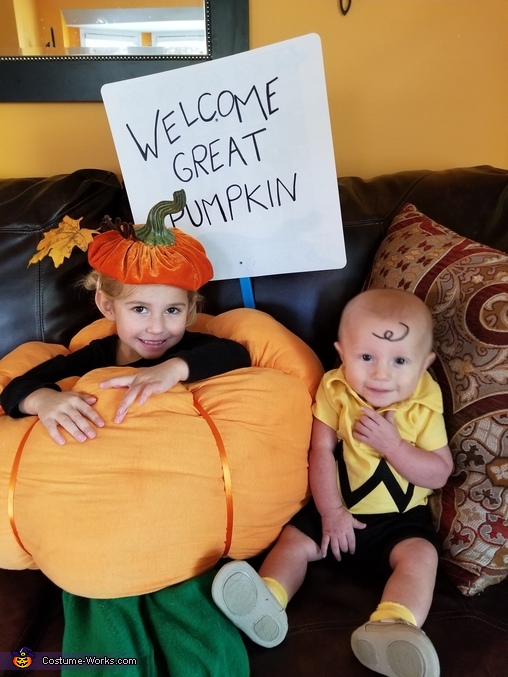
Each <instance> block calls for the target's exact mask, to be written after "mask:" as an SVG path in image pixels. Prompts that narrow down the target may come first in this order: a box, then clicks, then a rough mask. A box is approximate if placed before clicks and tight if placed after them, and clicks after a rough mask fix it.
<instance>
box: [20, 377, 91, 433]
mask: <svg viewBox="0 0 508 677" xmlns="http://www.w3.org/2000/svg"><path fill="white" fill-rule="evenodd" d="M96 401H97V398H96V397H93V395H86V394H85V393H77V392H74V391H67V392H60V391H58V390H52V389H51V388H40V389H39V390H35V391H34V392H33V393H31V394H30V395H28V397H25V399H24V400H23V402H22V403H21V404H20V409H21V411H24V412H25V413H26V414H35V415H36V416H38V417H39V420H40V422H41V423H42V425H43V426H44V427H45V428H46V430H47V431H48V433H49V435H50V437H51V438H52V439H53V440H54V441H55V442H56V443H57V444H65V437H64V436H63V435H62V433H61V432H60V430H59V426H61V427H62V428H64V430H67V432H68V433H69V434H70V435H72V437H74V439H75V440H76V441H77V442H86V440H92V439H93V438H94V437H95V436H96V434H97V433H96V431H95V427H97V428H102V427H103V426H104V421H103V420H102V418H101V417H100V416H99V414H98V413H97V412H96V411H95V409H94V408H93V406H92V405H93V404H95V402H96Z"/></svg>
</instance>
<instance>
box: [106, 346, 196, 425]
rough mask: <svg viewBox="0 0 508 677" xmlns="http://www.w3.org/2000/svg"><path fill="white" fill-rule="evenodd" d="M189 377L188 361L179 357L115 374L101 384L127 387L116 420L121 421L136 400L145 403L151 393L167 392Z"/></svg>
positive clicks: (110, 386)
mask: <svg viewBox="0 0 508 677" xmlns="http://www.w3.org/2000/svg"><path fill="white" fill-rule="evenodd" d="M188 377H189V367H188V366H187V363H186V362H185V361H184V360H182V359H180V358H179V357H174V358H172V359H170V360H167V361H166V362H162V363H161V364H157V365H155V366H153V367H140V368H139V369H136V372H135V373H132V374H128V375H126V376H114V377H113V378H109V379H107V380H106V381H102V382H101V383H100V384H99V385H100V387H101V388H127V389H128V390H127V393H126V395H125V397H124V398H123V400H122V401H121V402H120V406H119V407H118V409H117V412H116V415H115V418H114V421H115V423H121V422H122V421H123V420H124V418H125V415H126V414H127V411H128V410H129V408H130V407H131V405H132V404H134V402H136V400H137V402H138V404H144V403H145V402H146V401H147V400H148V398H149V397H150V395H154V394H156V393H165V392H167V391H168V390H171V388H172V387H173V386H174V385H176V384H177V383H179V382H180V381H185V380H187V378H188Z"/></svg>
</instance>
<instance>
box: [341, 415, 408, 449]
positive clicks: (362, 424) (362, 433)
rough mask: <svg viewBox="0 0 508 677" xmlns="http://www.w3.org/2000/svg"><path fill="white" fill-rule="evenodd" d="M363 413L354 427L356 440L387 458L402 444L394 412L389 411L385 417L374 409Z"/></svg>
mask: <svg viewBox="0 0 508 677" xmlns="http://www.w3.org/2000/svg"><path fill="white" fill-rule="evenodd" d="M362 411H363V414H362V416H361V417H360V418H359V419H358V421H356V423H355V425H354V427H353V436H354V438H355V439H356V440H358V442H365V443H366V444H368V445H370V446H371V447H372V448H373V449H375V450H376V451H378V452H379V453H380V454H382V455H383V456H387V455H388V454H389V453H390V451H392V450H393V449H396V448H397V446H398V445H400V443H401V442H402V438H401V436H400V434H399V431H398V430H397V427H396V425H395V415H394V413H393V411H387V412H386V413H385V415H384V416H383V415H382V414H378V413H377V412H376V411H374V410H373V409H367V408H362Z"/></svg>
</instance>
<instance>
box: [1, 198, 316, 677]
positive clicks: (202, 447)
mask: <svg viewBox="0 0 508 677" xmlns="http://www.w3.org/2000/svg"><path fill="white" fill-rule="evenodd" d="M181 197H182V196H180V197H179V195H178V193H176V194H175V196H174V200H173V201H171V202H169V203H165V204H164V205H163V206H162V207H161V206H159V207H158V208H157V209H156V210H154V213H155V212H156V214H155V221H156V222H157V223H158V224H159V225H157V226H156V227H155V231H156V232H155V235H154V234H153V232H152V230H153V229H146V228H143V227H139V226H138V227H136V226H132V224H119V223H118V222H117V223H116V224H113V226H114V230H111V231H110V232H105V233H101V234H99V235H96V236H95V237H94V239H93V242H92V244H91V245H90V248H89V260H90V263H91V264H92V265H93V266H94V267H96V268H97V269H98V270H100V271H101V272H104V273H106V274H108V275H110V276H111V277H114V278H115V279H120V281H122V282H125V281H127V280H130V282H128V284H146V283H151V284H154V283H162V284H172V285H174V286H178V285H177V284H176V282H178V284H179V285H181V286H182V287H183V288H188V289H198V288H199V287H200V286H201V284H204V282H206V281H208V280H209V279H211V276H212V275H213V270H212V266H211V264H210V262H209V261H208V259H207V258H206V253H204V249H203V248H202V247H201V245H199V243H198V244H197V245H196V241H194V243H193V242H192V240H193V238H190V236H186V235H185V234H183V235H180V234H179V233H181V231H177V229H174V228H172V229H170V230H169V235H170V237H168V236H167V233H166V231H167V230H168V229H167V228H165V226H162V227H160V224H161V220H160V219H161V214H164V213H169V212H167V210H168V209H173V210H175V209H177V210H178V209H181V205H182V202H181ZM163 218H164V217H163V216H162V221H163ZM150 221H153V218H152V217H151V218H150V219H147V223H149V222H150ZM172 236H174V237H172ZM143 238H144V240H145V241H143ZM150 238H152V239H150ZM153 238H155V240H154V239H153ZM146 240H147V241H146ZM189 240H191V242H189ZM155 241H156V242H157V243H156V244H154V242H155ZM140 243H142V244H140ZM189 244H190V253H189ZM143 248H144V249H143ZM154 249H156V250H157V251H154ZM161 253H165V254H167V256H166V257H165V258H164V257H162V258H163V259H164V260H162V261H161ZM175 254H176V255H175ZM190 258H192V261H193V264H192V265H189V259H190ZM154 276H155V277H154ZM162 280H165V281H164V282H162ZM190 329H191V330H192V331H198V332H200V333H203V334H210V335H213V336H215V337H218V338H221V339H230V340H233V341H235V342H237V343H240V344H242V345H243V346H244V347H245V348H246V349H247V350H248V352H249V354H250V359H251V363H252V366H251V367H247V368H242V369H237V370H236V371H232V372H228V373H223V374H220V375H216V376H214V377H213V378H208V379H204V380H200V381H197V382H193V383H186V384H182V383H179V384H177V385H176V386H175V387H174V388H172V389H171V390H170V391H168V392H166V393H163V394H160V395H152V397H150V399H149V400H148V401H147V402H146V403H145V404H143V405H142V406H139V407H133V408H132V409H131V410H129V414H128V416H127V417H126V418H125V420H124V421H123V422H122V423H121V424H119V425H115V424H114V423H112V421H113V418H114V415H115V412H116V410H117V408H118V405H119V402H120V400H121V398H122V391H121V389H116V388H111V389H105V390H104V389H100V388H99V383H100V382H101V381H103V380H105V379H106V378H110V377H113V376H116V375H121V374H126V373H131V372H132V370H133V367H119V366H109V367H104V368H101V369H96V370H93V371H91V372H89V373H87V374H86V375H83V376H81V377H80V378H77V377H72V378H66V379H65V380H64V381H61V382H59V384H58V385H59V387H60V388H62V389H63V390H68V389H76V390H78V391H80V392H87V393H89V394H91V395H95V396H97V398H98V400H97V403H96V405H94V406H95V408H96V409H97V411H98V412H99V414H100V415H101V417H102V418H103V419H104V420H105V422H106V425H105V426H104V428H101V429H99V430H97V437H96V438H95V439H92V440H88V441H87V442H86V446H85V448H83V446H82V445H81V444H80V443H78V442H76V441H75V440H74V438H72V437H71V436H70V435H67V433H65V432H64V434H65V436H66V444H65V445H64V446H63V447H61V446H59V445H57V444H55V443H54V442H53V440H52V439H51V438H50V437H49V435H48V433H47V431H46V430H45V428H44V427H43V425H42V424H41V423H40V421H38V419H37V418H35V417H24V418H19V419H13V418H10V417H9V416H7V415H5V414H0V436H1V439H2V451H3V453H2V454H1V455H0V485H1V486H2V487H3V495H4V496H5V497H6V501H5V504H4V509H3V510H2V513H1V514H2V517H1V518H0V566H1V567H4V568H12V569H23V568H40V569H41V570H42V571H43V572H44V573H45V574H46V575H47V576H48V577H49V578H50V579H52V580H53V581H54V582H55V583H56V584H57V585H59V586H60V587H61V588H63V590H64V591H65V592H64V598H65V608H66V621H67V623H68V625H67V630H66V638H65V646H64V649H65V650H66V651H68V650H73V651H76V650H80V649H83V648H86V650H87V652H91V653H93V652H94V649H95V648H96V647H97V649H100V648H101V646H102V645H101V641H102V639H101V637H102V636H103V634H104V628H105V624H106V625H107V624H108V623H110V622H113V623H115V622H118V623H120V622H121V621H120V619H121V618H122V617H123V616H122V613H123V612H122V611H121V607H122V606H125V605H127V606H126V608H127V607H128V609H129V613H130V614H133V616H132V617H135V613H134V612H133V609H136V608H137V605H144V604H145V602H146V605H147V606H146V608H148V606H149V604H150V603H151V602H150V600H149V599H148V597H147V598H146V599H143V596H145V595H147V596H150V599H153V600H156V601H157V604H159V605H162V606H163V607H164V609H165V615H166V620H165V621H164V622H165V623H166V622H168V623H169V622H171V621H170V619H173V620H175V619H176V616H177V615H178V614H181V612H182V609H181V608H178V610H177V609H176V607H178V605H179V604H183V602H181V600H182V599H183V597H182V596H181V595H183V594H184V593H185V591H186V590H189V591H191V592H192V591H194V592H196V591H197V590H198V589H202V588H200V585H201V584H202V582H203V581H208V580H209V579H208V575H209V574H208V572H210V570H211V569H212V568H213V567H214V566H215V565H216V564H217V563H218V562H219V561H220V559H221V557H225V556H229V557H232V558H236V559H244V558H248V557H251V556H254V555H257V554H259V553H260V552H262V551H263V550H265V549H266V548H267V547H269V546H270V545H271V544H272V543H273V542H274V541H275V540H276V538H277V537H278V535H279V533H280V531H281V529H282V527H283V526H284V525H285V524H286V523H287V521H288V520H289V519H290V517H291V516H292V515H293V514H294V513H295V512H297V511H298V510H299V508H300V507H301V506H302V505H303V504H304V503H305V502H306V501H307V498H308V479H307V452H308V446H309V440H310V431H311V421H312V413H311V405H312V401H313V397H314V394H315V392H316V389H317V387H318V384H319V381H320V379H321V376H322V373H323V370H322V367H321V364H320V362H319V360H318V359H317V357H316V355H315V354H314V353H313V352H312V350H311V349H310V348H309V347H308V346H307V345H306V344H305V343H304V342H303V341H302V340H300V339H299V338H298V337H296V336H295V335H294V334H292V333H291V332H290V331H288V330H287V329H285V328H284V327H283V326H282V325H280V324H279V323H278V322H276V321H275V320H274V319H273V318H271V317H269V316H268V315H266V314H264V313H262V312H260V311H257V310H251V309H236V310H232V311H229V312H226V313H223V314H222V315H219V316H217V317H211V316H207V315H198V317H197V320H196V322H195V324H194V325H193V326H192V327H191V328H190ZM114 333H115V326H114V324H113V323H111V322H109V321H108V320H105V319H103V320H98V321H97V322H95V323H93V324H92V325H90V326H89V327H86V328H84V329H83V330H81V332H79V333H78V334H77V335H76V336H75V337H74V339H73V340H72V341H71V344H70V346H69V347H68V348H67V347H65V346H60V345H48V344H44V343H39V342H33V343H29V344H24V345H23V346H20V347H19V348H17V349H16V350H15V351H13V352H12V353H11V354H9V355H7V356H6V357H5V358H3V359H2V360H1V361H0V390H2V389H3V388H4V387H5V386H6V385H7V384H8V383H9V382H10V381H11V380H12V379H13V378H14V377H15V376H17V375H19V374H22V373H24V372H26V371H27V370H28V369H30V368H31V367H34V366H35V365H37V364H40V363H41V362H43V361H45V360H47V359H48V358H50V357H53V356H55V355H67V354H69V353H70V352H73V351H77V350H79V349H80V348H82V347H83V346H85V345H88V344H89V343H90V342H91V341H92V340H94V339H98V338H100V337H104V336H108V335H110V334H114ZM84 516H86V519H85V518H84ZM207 585H208V583H207ZM181 586H184V587H181ZM208 593H209V589H208V588H207V595H208ZM154 596H155V597H154ZM199 596H200V595H197V597H199ZM197 597H196V598H195V600H194V602H192V603H190V601H189V602H188V603H187V604H186V605H185V607H184V610H185V612H186V613H187V614H188V615H189V619H188V622H189V623H188V627H190V626H191V625H192V623H193V620H192V619H193V617H194V615H195V614H199V613H200V609H201V610H202V606H203V604H206V605H207V604H208V601H206V603H205V602H204V601H203V600H202V599H201V601H198V599H197ZM201 597H203V595H201ZM175 605H176V606H175ZM144 608H145V607H144ZM176 611H178V613H176ZM147 613H151V612H147ZM154 613H155V612H154ZM207 613H208V611H207ZM106 618H109V619H110V620H109V621H108V620H106ZM87 619H92V620H93V619H95V620H93V622H92V625H91V630H90V632H89V635H88V639H87V644H86V647H85V645H84V644H82V645H81V646H79V638H77V636H78V634H79V628H80V627H82V625H83V623H85V622H88V620H87ZM115 619H117V620H115ZM159 620H160V619H159ZM175 622H177V621H176V620H175ZM178 622H179V621H178ZM184 626H185V624H184ZM165 627H166V626H165ZM212 628H216V631H214V630H213V629H212ZM126 632H127V630H126ZM136 632H137V631H136ZM164 632H165V630H164V629H163V628H162V627H161V629H159V630H153V628H152V629H151V630H150V631H147V634H146V641H147V642H150V641H152V640H151V639H150V633H151V634H152V635H153V634H154V633H156V634H158V637H156V638H155V639H154V638H153V637H152V639H153V641H154V643H157V642H158V641H159V640H160V639H164V637H163V635H164ZM207 632H209V633H212V635H211V636H212V639H213V638H215V642H216V643H218V644H222V643H223V642H224V641H225V640H224V632H223V630H222V629H221V630H220V632H219V629H218V626H217V625H216V624H215V621H213V622H210V624H208V623H207ZM234 637H236V635H235V634H234V633H233V636H230V638H229V639H228V640H227V641H228V644H229V642H232V644H231V646H234V647H236V648H235V649H234V650H235V651H237V655H238V661H239V663H238V664H239V665H240V666H242V667H241V668H239V671H238V677H243V675H244V674H248V666H247V667H245V662H244V659H243V658H242V655H241V651H240V650H239V649H238V644H237V643H236V639H234ZM94 638H95V639H94ZM169 640H170V638H169V637H166V639H164V641H169ZM133 641H134V640H133ZM173 641H174V640H173ZM76 642H77V644H76ZM212 646H213V641H212ZM131 649H132V650H134V649H135V646H134V645H133V646H132V647H131ZM145 649H146V652H147V653H150V650H149V648H147V647H145V648H144V649H143V651H145ZM207 650H208V649H207ZM125 655H127V654H125ZM131 655H134V654H131ZM181 659H182V665H183V664H184V662H185V656H181ZM150 660H152V659H150ZM153 660H155V659H153ZM158 660H159V659H158ZM219 663H220V661H219V662H218V665H217V669H216V672H213V673H206V674H214V675H217V677H223V675H224V674H227V673H224V671H223V666H222V667H219ZM150 669H153V670H155V669H156V668H154V666H153V664H151V665H145V666H144V667H143V670H142V674H149V672H150ZM171 670H172V672H171V674H172V675H173V673H174V674H175V675H177V674H178V675H179V674H180V672H178V669H177V668H176V667H175V666H172V667H171ZM140 674H141V673H140ZM160 674H162V673H160ZM182 674H185V673H184V672H182Z"/></svg>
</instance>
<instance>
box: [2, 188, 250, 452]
mask: <svg viewBox="0 0 508 677" xmlns="http://www.w3.org/2000/svg"><path fill="white" fill-rule="evenodd" d="M175 197H176V198H177V199H176V200H175V201H172V202H162V203H159V204H158V205H156V206H155V207H154V208H153V209H152V210H151V211H150V213H149V215H148V218H147V223H146V225H145V226H143V227H138V228H132V227H129V226H127V225H126V224H119V223H118V222H117V224H116V227H115V225H113V223H112V222H111V220H110V219H105V223H106V225H107V226H109V227H110V228H112V230H109V231H108V232H105V233H101V234H100V235H97V236H96V237H95V238H94V240H93V242H92V243H91V245H90V247H89V250H88V259H89V262H90V264H91V265H92V266H93V268H94V270H92V272H91V273H90V274H89V276H88V277H87V279H86V280H85V286H86V288H87V289H90V290H93V291H95V302H96V304H97V307H98V308H99V310H100V311H101V313H102V314H103V315H104V317H106V318H107V319H108V320H112V321H114V322H115V323H116V334H115V335H113V336H107V337H106V338H101V339H97V340H95V341H92V342H91V343H90V344H89V345H88V346H86V347H84V348H82V349H80V350H77V351H76V352H74V353H70V354H69V355H65V356H63V355H60V356H58V357H55V358H53V359H50V360H48V361H46V362H44V363H42V364H41V365H39V366H37V367H35V368H34V369H31V370H30V371H28V372H27V373H26V374H24V375H22V376H19V377H17V378H15V379H13V380H12V381H11V383H10V384H9V385H7V386H6V388H5V389H4V390H3V392H2V394H1V396H0V402H1V405H2V407H3V409H4V411H5V413H6V414H8V415H9V416H11V417H13V418H16V417H21V416H27V415H35V416H38V417H39V419H40V421H41V423H42V424H43V425H44V427H45V428H46V429H47V431H48V432H49V434H50V436H51V437H52V438H53V440H54V441H55V442H56V443H57V444H65V437H64V435H63V433H62V429H64V430H66V431H67V432H68V433H69V434H70V435H71V436H72V437H74V439H76V440H77V441H78V442H85V441H86V440H88V439H93V438H94V437H95V436H96V429H97V428H102V427H103V426H104V425H105V421H104V420H103V419H102V418H101V417H100V416H99V414H98V413H97V411H96V410H95V409H94V407H93V405H94V404H95V401H96V398H95V397H92V396H91V395H87V394H86V393H79V392H75V391H67V392H62V391H61V390H60V388H59V387H58V385H57V381H59V380H60V379H63V378H66V377H68V376H83V375H84V374H86V373H88V372H89V371H91V370H92V369H98V368H100V367H107V366H112V365H127V366H132V367H136V368H137V371H136V372H135V373H134V374H130V375H127V376H119V377H115V378H111V379H108V380H106V381H103V382H102V383H101V384H100V386H101V387H102V388H126V389H127V392H126V394H125V396H124V398H123V399H122V401H121V403H120V405H119V408H118V410H117V412H116V416H115V419H114V422H115V423H121V422H122V421H123V419H124V417H125V416H126V414H127V412H128V410H129V408H130V407H131V406H132V405H133V404H134V403H135V402H137V403H138V404H139V405H141V404H143V403H144V402H146V401H147V399H148V398H149V397H150V396H151V395H152V394H154V393H163V392H166V391H168V390H170V389H171V388H172V387H173V386H174V385H175V384H176V383H178V382H180V381H184V382H193V381H199V380H201V379H205V378H209V377H211V376H216V375H218V374H223V373H225V372H228V371H231V370H234V369H240V368H242V367H248V366H250V364H251V362H250V356H249V353H248V351H247V350H246V348H244V347H243V346H242V345H241V344H239V343H236V342H235V341H231V340H229V339H219V338H217V337H215V336H211V335H209V334H200V333H197V332H189V331H187V327H188V326H189V325H190V324H192V322H193V321H194V319H195V316H196V312H197V309H198V303H199V302H200V299H201V297H200V295H199V292H198V289H199V287H201V286H202V285H203V284H205V283H206V282H208V281H209V280H210V279H211V278H212V276H213V269H212V264H211V263H210V261H209V259H208V258H207V256H206V252H205V250H204V248H203V247H202V245H201V244H200V243H199V242H197V240H195V239H194V238H192V237H190V236H189V235H187V234H185V233H183V232H182V231H179V230H177V229H176V228H173V229H171V230H168V229H167V228H166V227H165V225H164V217H165V216H166V215H167V214H169V213H172V212H174V211H176V210H177V209H178V210H179V209H180V208H181V206H182V205H181V199H182V198H181V196H180V195H179V194H178V193H175ZM179 200H180V201H179Z"/></svg>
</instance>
